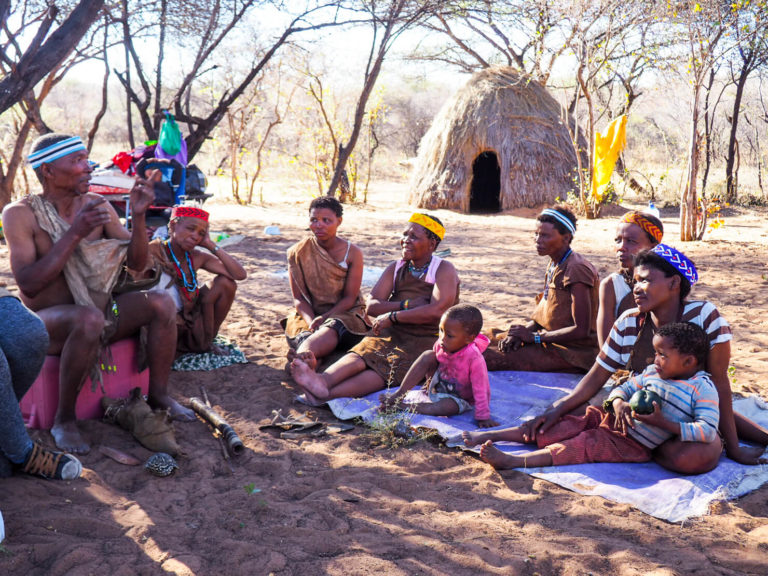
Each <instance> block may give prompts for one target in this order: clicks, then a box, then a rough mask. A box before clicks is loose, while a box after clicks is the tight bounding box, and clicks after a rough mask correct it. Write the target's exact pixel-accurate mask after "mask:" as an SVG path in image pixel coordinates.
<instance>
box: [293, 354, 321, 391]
mask: <svg viewBox="0 0 768 576" xmlns="http://www.w3.org/2000/svg"><path fill="white" fill-rule="evenodd" d="M310 354H311V352H310ZM312 356H313V357H314V354H313V355H312ZM291 376H293V379H294V380H295V381H296V383H297V384H298V385H299V386H301V387H302V388H303V389H304V391H305V392H308V393H309V395H310V396H312V397H314V398H315V399H316V400H326V399H327V398H328V394H329V392H328V386H327V385H326V383H325V380H323V377H322V376H321V375H320V374H318V373H317V372H315V371H314V370H312V368H310V366H309V365H308V364H307V363H306V362H305V361H304V360H302V359H301V358H295V359H294V361H293V362H291Z"/></svg>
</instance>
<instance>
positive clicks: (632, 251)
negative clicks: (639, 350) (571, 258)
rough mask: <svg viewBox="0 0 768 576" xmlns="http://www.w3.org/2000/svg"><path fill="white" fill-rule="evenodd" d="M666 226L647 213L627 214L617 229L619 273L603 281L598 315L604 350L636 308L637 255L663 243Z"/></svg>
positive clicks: (598, 331) (616, 242)
mask: <svg viewBox="0 0 768 576" xmlns="http://www.w3.org/2000/svg"><path fill="white" fill-rule="evenodd" d="M662 236H664V225H663V224H662V223H661V220H659V219H658V218H656V216H654V215H652V214H646V213H645V212H636V211H633V212H627V213H626V214H625V215H624V217H623V218H622V219H621V221H620V222H619V226H618V228H617V229H616V239H615V250H616V256H617V258H618V260H619V271H618V272H614V273H613V274H611V275H610V276H608V277H607V278H604V279H603V281H602V282H600V306H599V309H598V313H597V340H598V343H599V344H600V346H601V347H602V345H603V342H605V340H606V338H608V333H609V332H610V331H611V327H612V326H613V323H614V322H616V319H617V318H618V317H619V316H621V315H622V314H623V313H624V312H626V311H627V310H629V309H631V308H634V307H635V299H634V297H633V296H632V287H633V286H634V284H635V282H634V279H633V274H634V269H635V256H637V255H638V254H639V253H640V252H642V251H644V250H650V249H651V248H653V247H654V246H656V245H657V244H660V243H661V239H662Z"/></svg>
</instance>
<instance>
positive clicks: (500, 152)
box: [410, 67, 576, 212]
mask: <svg viewBox="0 0 768 576" xmlns="http://www.w3.org/2000/svg"><path fill="white" fill-rule="evenodd" d="M560 114H561V112H560V106H559V105H558V103H557V102H556V101H555V99H554V98H553V97H552V96H551V95H550V94H549V93H548V92H547V90H546V88H544V87H543V86H541V85H540V84H539V83H538V82H535V81H533V80H531V79H530V77H529V76H527V75H525V74H523V73H522V72H519V71H517V70H514V69H512V68H506V67H505V68H489V69H486V70H482V71H480V72H478V73H477V74H475V75H474V76H472V78H470V80H469V81H468V82H467V84H466V86H464V87H463V88H462V89H461V90H459V91H458V92H457V93H456V94H455V95H454V96H453V98H451V99H450V100H449V101H448V102H446V104H445V105H444V106H443V108H442V109H441V110H440V112H439V113H438V114H437V116H436V117H435V119H434V121H433V122H432V126H431V128H430V129H429V131H428V132H427V134H426V135H425V136H424V138H423V140H422V141H421V146H420V148H419V155H418V159H417V162H416V166H415V169H414V174H413V180H412V186H411V196H410V201H411V202H412V203H416V204H418V206H419V207H422V208H428V209H435V208H448V209H453V210H461V211H463V212H468V211H469V206H470V186H471V183H472V182H471V181H472V163H473V162H474V161H475V159H476V158H477V157H478V155H479V154H481V153H483V152H494V153H495V154H496V156H497V158H498V160H499V166H500V168H501V190H500V196H501V208H502V210H507V209H510V208H519V207H532V206H536V205H539V204H542V203H550V202H553V201H554V200H555V198H557V197H560V198H563V199H565V198H566V197H567V195H568V192H569V191H571V190H572V189H573V188H574V182H573V177H574V175H575V174H576V154H575V152H574V150H573V146H572V144H571V139H570V136H569V134H568V130H567V128H566V126H565V125H564V124H563V122H562V120H561V116H560Z"/></svg>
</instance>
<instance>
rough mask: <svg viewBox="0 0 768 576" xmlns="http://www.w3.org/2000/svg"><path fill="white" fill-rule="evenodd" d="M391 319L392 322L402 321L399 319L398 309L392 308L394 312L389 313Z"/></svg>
mask: <svg viewBox="0 0 768 576" xmlns="http://www.w3.org/2000/svg"><path fill="white" fill-rule="evenodd" d="M389 321H390V322H392V324H400V322H398V321H397V311H396V310H392V312H390V313H389Z"/></svg>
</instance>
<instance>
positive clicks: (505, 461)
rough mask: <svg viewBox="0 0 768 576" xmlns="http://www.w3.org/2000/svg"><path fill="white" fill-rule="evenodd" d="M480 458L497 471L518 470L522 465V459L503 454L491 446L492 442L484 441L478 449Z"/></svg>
mask: <svg viewBox="0 0 768 576" xmlns="http://www.w3.org/2000/svg"><path fill="white" fill-rule="evenodd" d="M480 458H482V459H483V460H484V461H485V462H488V464H490V465H491V466H493V467H494V468H496V469H497V470H506V469H508V468H519V467H520V466H522V465H523V462H522V459H521V458H517V457H515V456H510V455H509V454H504V452H502V451H501V450H499V449H498V448H496V446H494V445H493V442H491V441H490V440H486V441H485V443H484V444H483V445H482V446H481V447H480Z"/></svg>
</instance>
